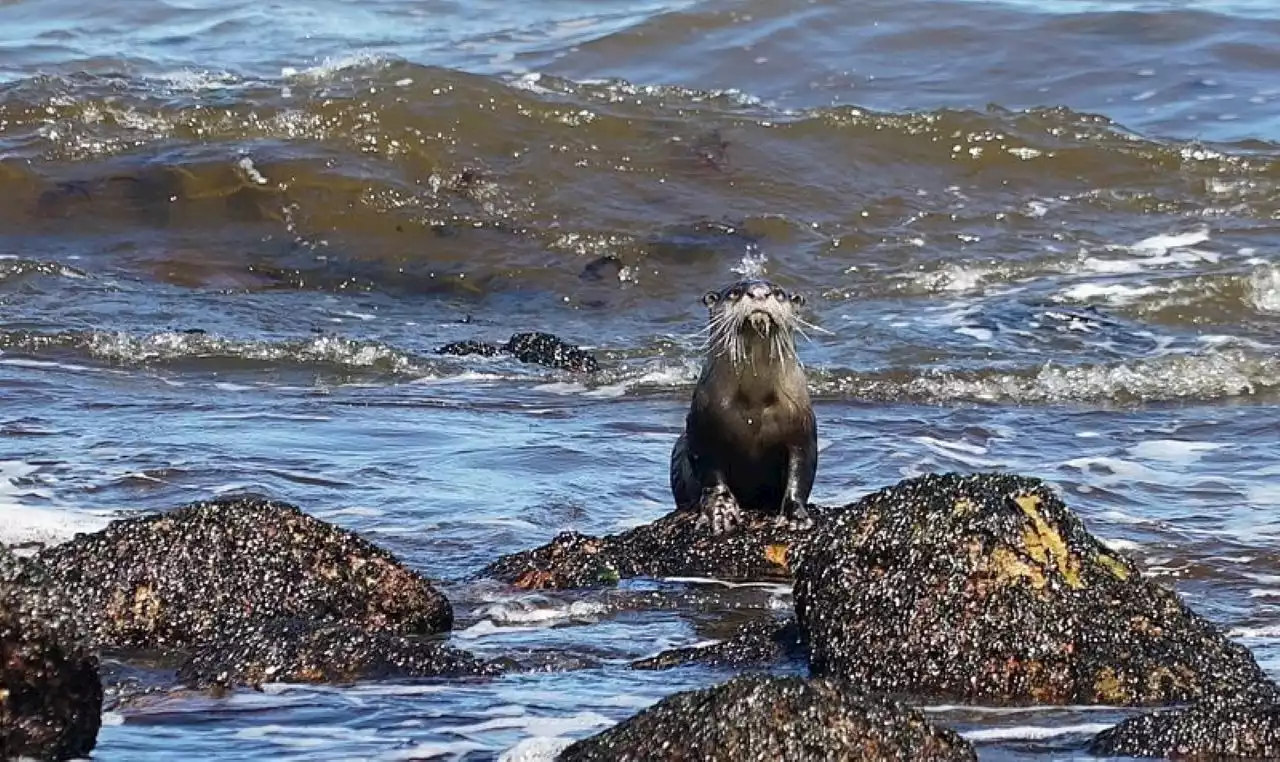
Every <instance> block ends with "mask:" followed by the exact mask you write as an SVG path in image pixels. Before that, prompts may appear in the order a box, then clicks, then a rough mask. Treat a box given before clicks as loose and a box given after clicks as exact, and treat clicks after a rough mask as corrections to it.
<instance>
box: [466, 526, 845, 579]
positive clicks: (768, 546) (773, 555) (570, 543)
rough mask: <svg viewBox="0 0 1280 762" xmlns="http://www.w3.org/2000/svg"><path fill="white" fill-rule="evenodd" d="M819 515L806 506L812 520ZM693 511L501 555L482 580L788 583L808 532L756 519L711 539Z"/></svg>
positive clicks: (562, 537)
mask: <svg viewBox="0 0 1280 762" xmlns="http://www.w3.org/2000/svg"><path fill="white" fill-rule="evenodd" d="M820 512H821V509H819V508H816V507H814V506H810V507H809V513H810V515H811V516H813V517H814V519H815V521H816V520H818V519H819V518H820V516H819V514H820ZM700 515H701V514H699V513H698V512H697V511H673V512H672V513H669V514H667V515H666V516H663V517H662V518H660V519H658V520H657V521H655V522H653V523H652V524H645V525H644V526H639V527H636V528H634V529H630V530H627V531H626V532H623V533H621V534H616V535H607V536H605V537H588V536H587V535H583V534H579V533H577V532H564V533H561V534H560V535H558V536H557V537H556V538H555V539H554V540H552V541H551V542H550V543H548V544H546V545H543V546H542V547H540V548H535V549H534V550H527V551H523V552H521V553H515V554H513V555H509V556H503V557H501V558H499V559H498V560H497V561H495V562H494V563H492V564H490V565H489V566H488V567H486V568H485V569H484V570H483V572H482V574H484V575H487V576H491V577H494V578H497V579H500V580H502V581H504V582H509V583H511V584H514V585H516V586H517V587H522V588H526V589H530V590H538V589H558V588H571V587H596V586H601V585H612V584H615V583H617V582H618V580H619V579H629V578H633V577H715V578H717V579H725V580H787V579H790V576H791V569H790V566H789V563H790V562H789V560H788V554H789V552H790V549H791V547H792V545H793V544H795V543H796V542H797V541H798V540H800V539H802V538H803V537H805V536H807V535H808V534H809V531H811V530H803V531H797V530H793V529H790V528H788V527H785V526H778V525H777V524H776V523H775V522H774V521H773V520H772V519H768V518H758V519H755V520H754V521H753V522H752V523H749V524H747V525H746V526H745V527H743V529H742V530H740V531H735V532H732V533H729V534H723V535H716V536H713V535H712V534H711V533H710V532H709V531H707V529H706V528H705V527H699V526H697V522H698V519H699V517H700Z"/></svg>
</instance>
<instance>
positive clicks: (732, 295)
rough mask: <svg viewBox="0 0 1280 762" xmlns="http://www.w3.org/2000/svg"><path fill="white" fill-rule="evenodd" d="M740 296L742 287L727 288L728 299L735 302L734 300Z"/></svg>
mask: <svg viewBox="0 0 1280 762" xmlns="http://www.w3.org/2000/svg"><path fill="white" fill-rule="evenodd" d="M741 298H742V289H740V288H731V289H729V299H730V300H731V301H735V302H736V301H738V300H739V299H741Z"/></svg>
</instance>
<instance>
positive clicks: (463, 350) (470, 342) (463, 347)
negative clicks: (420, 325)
mask: <svg viewBox="0 0 1280 762" xmlns="http://www.w3.org/2000/svg"><path fill="white" fill-rule="evenodd" d="M501 351H502V347H500V346H498V345H497V344H486V343H485V342H483V341H476V340H474V339H467V340H466V341H455V342H453V343H452V344H445V345H444V346H443V347H440V348H439V349H437V350H436V354H438V355H457V356H459V357H461V356H463V355H480V356H481V357H494V356H496V355H497V354H498V353H499V352H501Z"/></svg>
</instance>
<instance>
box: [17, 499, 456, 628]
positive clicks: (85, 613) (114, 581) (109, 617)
mask: <svg viewBox="0 0 1280 762" xmlns="http://www.w3.org/2000/svg"><path fill="white" fill-rule="evenodd" d="M39 558H40V560H41V562H43V563H44V564H45V565H46V567H47V568H48V570H49V573H50V578H51V582H52V583H53V584H54V585H56V586H57V587H58V588H60V590H61V591H62V592H63V593H64V594H65V595H66V596H67V598H68V601H69V603H70V607H71V608H70V610H71V611H72V613H74V614H75V615H76V617H77V619H78V620H79V621H80V622H81V624H82V626H83V627H84V628H85V630H86V631H87V632H88V633H89V634H90V635H91V636H92V637H93V639H94V640H95V642H96V643H97V644H98V645H99V646H100V647H104V648H119V649H133V648H158V649H174V648H186V647H190V646H194V645H197V644H199V643H200V642H202V641H204V640H208V639H216V637H217V635H218V633H219V632H226V631H227V630H228V628H231V627H234V626H236V624H237V623H245V624H253V623H256V622H261V621H267V620H271V619H290V618H301V619H312V620H315V621H321V622H333V623H342V624H346V625H350V626H352V627H356V628H359V629H362V630H367V631H371V632H373V631H385V632H392V633H402V634H404V633H423V634H429V633H434V632H440V631H443V630H447V629H448V628H449V627H450V625H451V623H452V619H453V613H452V609H451V608H450V606H449V602H448V601H447V600H445V598H444V596H443V595H441V594H440V593H439V592H437V591H436V589H435V588H434V587H432V585H431V583H429V582H428V581H427V580H426V579H425V578H423V577H422V576H420V575H419V574H417V573H416V572H414V571H412V570H410V569H408V568H406V567H405V566H404V565H402V564H401V563H400V562H399V561H398V560H397V559H396V558H395V556H393V555H392V554H391V553H389V552H387V551H385V550H382V549H381V548H378V547H376V546H375V545H373V544H371V543H369V542H368V541H366V540H364V539H362V538H360V537H359V536H357V535H355V534H353V533H351V532H349V531H347V530H345V529H340V528H338V527H335V526H333V525H331V524H327V523H325V522H323V521H320V520H319V519H316V518H313V517H311V516H308V515H307V514H305V513H303V512H302V511H301V510H299V509H298V508H296V507H295V506H292V505H289V504H287V503H282V502H277V501H274V500H267V499H265V498H261V497H254V496H243V497H231V498H221V499H218V500H212V501H207V502H198V503H192V504H190V505H187V506H184V507H182V508H178V509H176V510H174V511H171V512H169V513H164V514H159V515H151V516H145V517H141V518H131V519H124V520H120V521H115V522H112V523H111V524H110V525H109V526H108V527H107V528H106V529H103V530H102V531H99V532H94V533H92V534H87V535H80V536H77V537H76V538H75V539H73V540H71V541H70V542H67V543H65V544H62V545H58V546H56V547H52V548H49V549H47V550H45V551H43V552H41V553H40V556H39Z"/></svg>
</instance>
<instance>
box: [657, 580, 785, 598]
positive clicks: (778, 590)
mask: <svg viewBox="0 0 1280 762" xmlns="http://www.w3.org/2000/svg"><path fill="white" fill-rule="evenodd" d="M658 579H659V580H660V581H662V582H675V583H677V584H684V585H715V586H718V587H727V588H746V587H756V588H760V589H762V590H769V591H770V592H772V593H774V594H775V595H790V594H791V586H790V585H781V584H778V583H777V582H730V581H729V580H725V579H716V578H715V577H659V578H658Z"/></svg>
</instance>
